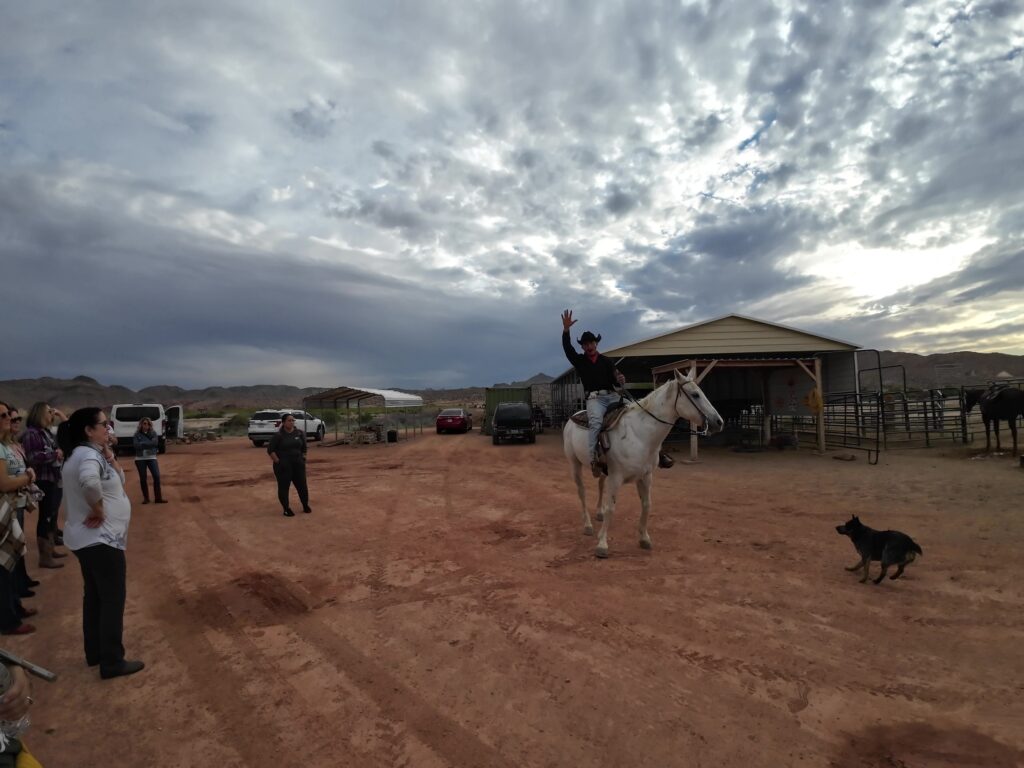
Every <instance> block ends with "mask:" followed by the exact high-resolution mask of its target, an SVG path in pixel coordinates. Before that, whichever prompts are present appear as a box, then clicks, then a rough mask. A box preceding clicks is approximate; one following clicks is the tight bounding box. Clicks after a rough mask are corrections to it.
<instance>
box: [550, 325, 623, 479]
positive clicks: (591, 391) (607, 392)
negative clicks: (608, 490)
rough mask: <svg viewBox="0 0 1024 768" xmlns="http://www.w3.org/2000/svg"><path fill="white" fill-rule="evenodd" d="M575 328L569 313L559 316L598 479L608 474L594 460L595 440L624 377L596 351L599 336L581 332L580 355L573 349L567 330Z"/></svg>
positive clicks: (578, 342) (603, 466)
mask: <svg viewBox="0 0 1024 768" xmlns="http://www.w3.org/2000/svg"><path fill="white" fill-rule="evenodd" d="M575 324H576V320H573V319H572V310H570V309H567V310H565V311H564V312H563V313H562V349H563V350H565V356H566V358H567V359H568V360H569V363H570V364H571V365H572V367H573V368H575V369H576V373H578V374H579V375H580V381H582V382H583V391H584V392H585V393H586V398H587V422H588V425H589V429H590V432H589V435H588V438H589V443H588V444H589V447H590V470H591V472H593V473H594V477H600V476H601V473H602V472H603V473H605V474H607V473H608V467H607V465H606V464H605V463H604V462H602V461H598V458H597V436H598V435H599V434H600V432H601V423H602V422H603V421H604V414H605V411H607V410H608V406H610V405H611V404H612V403H614V402H615V401H617V400H618V399H619V397H620V395H619V394H618V393H617V392H616V391H615V390H616V389H617V388H618V387H621V386H623V385H624V384H625V383H626V377H625V376H623V375H622V373H621V372H620V371H619V370H618V369H617V368H616V367H615V363H613V362H612V361H611V360H610V359H609V358H607V357H605V356H604V355H602V354H601V353H600V352H598V351H597V345H598V343H599V342H600V341H601V336H600V334H598V335H597V336H595V335H594V334H593V333H591V332H590V331H584V332H583V335H582V336H580V338H578V339H576V343H577V344H579V345H580V346H581V347H582V348H583V354H582V355H581V354H580V353H579V352H577V351H576V350H575V349H573V347H572V343H571V342H570V340H569V329H570V328H571V327H572V326H573V325H575Z"/></svg>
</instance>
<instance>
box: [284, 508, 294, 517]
mask: <svg viewBox="0 0 1024 768" xmlns="http://www.w3.org/2000/svg"><path fill="white" fill-rule="evenodd" d="M282 514H283V515H284V516H285V517H295V513H294V512H292V511H291V510H290V509H286V510H285V511H284V512H283V513H282Z"/></svg>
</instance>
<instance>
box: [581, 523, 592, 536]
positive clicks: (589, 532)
mask: <svg viewBox="0 0 1024 768" xmlns="http://www.w3.org/2000/svg"><path fill="white" fill-rule="evenodd" d="M583 535H584V536H593V535H594V526H592V525H588V526H587V527H586V528H584V529H583Z"/></svg>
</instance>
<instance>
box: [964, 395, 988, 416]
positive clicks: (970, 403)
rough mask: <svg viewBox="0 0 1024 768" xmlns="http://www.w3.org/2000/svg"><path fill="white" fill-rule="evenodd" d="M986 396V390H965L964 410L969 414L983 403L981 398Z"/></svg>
mask: <svg viewBox="0 0 1024 768" xmlns="http://www.w3.org/2000/svg"><path fill="white" fill-rule="evenodd" d="M984 394H985V390H984V389H966V390H964V408H965V409H966V410H967V412H968V413H970V412H971V409H972V408H974V406H976V405H977V404H978V403H980V402H981V396H982V395H984Z"/></svg>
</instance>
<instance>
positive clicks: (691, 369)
mask: <svg viewBox="0 0 1024 768" xmlns="http://www.w3.org/2000/svg"><path fill="white" fill-rule="evenodd" d="M859 348H860V347H859V346H858V345H856V344H853V343H851V342H848V341H842V340H840V339H832V338H829V337H827V336H819V335H817V334H813V333H810V332H808V331H802V330H800V329H798V328H790V327H789V326H785V325H780V324H778V323H772V322H768V321H766V320H758V319H756V318H752V317H745V316H744V315H736V314H730V315H725V316H723V317H717V318H714V319H713V320H705V321H703V322H699V323H694V324H693V325H688V326H685V327H683V328H680V329H678V330H675V331H670V332H669V333H664V334H661V335H660V336H654V337H653V338H650V339H644V340H642V341H637V342H633V343H631V344H626V345H624V346H620V347H614V348H611V349H607V350H601V351H602V353H603V354H604V355H606V356H607V357H610V358H611V359H612V360H615V361H619V362H618V367H619V370H621V371H622V373H623V374H625V376H626V381H627V383H626V387H627V388H628V389H629V390H630V391H631V392H632V393H633V394H634V395H636V396H637V397H640V396H642V395H644V394H646V393H647V391H650V390H651V389H653V388H654V387H656V386H658V385H659V384H661V383H663V382H664V381H665V380H666V378H667V377H669V376H671V375H672V373H673V371H676V370H679V371H682V372H683V373H685V374H689V375H690V376H692V377H693V378H694V380H695V381H697V382H698V383H699V384H700V386H701V388H702V389H703V390H704V392H705V393H706V394H707V396H708V398H709V399H710V400H711V402H712V403H713V404H714V406H715V407H716V408H717V409H718V412H719V413H720V414H721V415H722V418H724V419H725V420H726V423H727V424H729V423H730V421H733V422H736V421H737V420H738V419H739V417H740V414H741V413H742V412H743V411H748V412H749V411H750V410H751V409H752V408H755V407H758V406H759V407H760V409H761V411H762V413H763V423H762V425H761V428H762V430H763V433H762V436H763V439H764V441H765V442H767V441H768V440H770V439H771V428H772V427H771V420H772V417H773V416H793V417H796V416H811V417H814V418H815V422H816V423H815V426H816V430H817V445H818V450H820V451H824V450H825V419H824V403H825V402H826V398H827V397H828V395H829V394H830V393H850V392H856V391H857V387H858V384H857V350H858V349H859ZM620 358H621V360H620ZM551 393H552V401H553V407H554V409H555V413H556V415H557V416H558V417H559V418H560V419H561V420H562V421H563V422H564V421H565V420H566V419H567V418H568V417H569V415H571V414H572V413H573V412H574V411H576V410H578V409H581V408H583V407H585V404H584V402H583V388H582V386H581V384H580V381H579V377H578V376H577V375H576V371H575V370H574V369H572V368H570V369H569V370H568V371H565V372H564V373H562V374H561V375H560V376H558V377H557V378H556V379H555V380H554V381H553V382H552V383H551ZM690 453H691V458H693V459H696V457H697V436H696V435H691V436H690Z"/></svg>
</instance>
